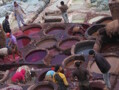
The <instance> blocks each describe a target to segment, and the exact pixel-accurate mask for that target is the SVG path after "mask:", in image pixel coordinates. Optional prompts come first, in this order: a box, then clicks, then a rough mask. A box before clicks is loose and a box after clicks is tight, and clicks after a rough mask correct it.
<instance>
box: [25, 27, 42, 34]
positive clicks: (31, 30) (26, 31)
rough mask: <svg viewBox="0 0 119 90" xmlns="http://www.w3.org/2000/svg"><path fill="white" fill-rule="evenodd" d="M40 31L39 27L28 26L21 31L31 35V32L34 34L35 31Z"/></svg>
mask: <svg viewBox="0 0 119 90" xmlns="http://www.w3.org/2000/svg"><path fill="white" fill-rule="evenodd" d="M40 31H41V28H29V29H27V30H24V31H23V33H24V34H25V35H32V34H36V33H38V32H40Z"/></svg>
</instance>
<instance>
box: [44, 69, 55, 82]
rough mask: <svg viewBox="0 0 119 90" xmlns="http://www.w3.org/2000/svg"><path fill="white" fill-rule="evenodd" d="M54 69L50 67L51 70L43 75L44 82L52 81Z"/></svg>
mask: <svg viewBox="0 0 119 90" xmlns="http://www.w3.org/2000/svg"><path fill="white" fill-rule="evenodd" d="M54 70H55V68H54V67H51V70H49V71H48V72H47V73H46V75H45V80H46V81H53V76H54V74H55V71H54Z"/></svg>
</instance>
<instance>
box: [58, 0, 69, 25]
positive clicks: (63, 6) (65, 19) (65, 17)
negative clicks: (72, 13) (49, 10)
mask: <svg viewBox="0 0 119 90" xmlns="http://www.w3.org/2000/svg"><path fill="white" fill-rule="evenodd" d="M60 4H61V6H57V8H58V9H60V10H61V12H62V17H63V19H64V22H65V23H69V19H68V14H67V10H68V6H67V5H66V4H64V1H61V2H60Z"/></svg>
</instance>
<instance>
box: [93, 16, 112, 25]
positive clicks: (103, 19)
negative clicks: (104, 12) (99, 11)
mask: <svg viewBox="0 0 119 90" xmlns="http://www.w3.org/2000/svg"><path fill="white" fill-rule="evenodd" d="M112 21H113V18H112V17H104V18H101V19H100V20H98V21H96V22H95V24H105V25H106V24H108V23H110V22H112Z"/></svg>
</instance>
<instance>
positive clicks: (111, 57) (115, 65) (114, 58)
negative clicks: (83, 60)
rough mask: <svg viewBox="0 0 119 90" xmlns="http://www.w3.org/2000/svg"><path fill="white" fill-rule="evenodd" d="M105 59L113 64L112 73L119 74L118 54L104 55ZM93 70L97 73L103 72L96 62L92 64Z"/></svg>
mask: <svg viewBox="0 0 119 90" xmlns="http://www.w3.org/2000/svg"><path fill="white" fill-rule="evenodd" d="M104 57H105V59H106V60H107V61H108V62H109V63H110V65H111V69H110V71H109V72H110V73H112V74H117V75H118V72H119V69H118V68H119V57H118V56H116V55H104ZM91 71H92V72H95V73H98V74H101V72H100V70H99V68H98V67H97V64H96V63H95V62H94V63H93V64H92V65H91Z"/></svg>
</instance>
